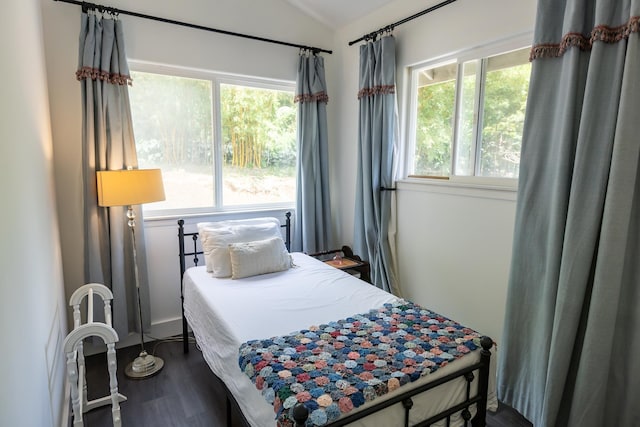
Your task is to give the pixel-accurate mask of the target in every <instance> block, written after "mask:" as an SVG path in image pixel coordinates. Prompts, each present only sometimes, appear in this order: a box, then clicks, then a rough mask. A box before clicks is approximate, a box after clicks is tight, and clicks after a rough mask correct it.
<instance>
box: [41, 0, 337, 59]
mask: <svg viewBox="0 0 640 427" xmlns="http://www.w3.org/2000/svg"><path fill="white" fill-rule="evenodd" d="M53 1H59V2H62V3H70V4H75V5H78V6H82V10H87V9H97V10H99V11H100V12H110V13H113V14H116V15H117V14H122V15H130V16H135V17H137V18H144V19H150V20H152V21H159V22H165V23H168V24H174V25H180V26H183V27H188V28H195V29H198V30H204V31H211V32H214V33H220V34H225V35H228V36H235V37H242V38H245V39H251V40H258V41H261V42H267V43H275V44H279V45H284V46H291V47H297V48H299V49H305V50H310V51H312V52H314V53H317V52H326V53H329V54H331V53H333V52H332V51H330V50H326V49H321V48H319V47H313V46H304V45H300V44H295V43H289V42H283V41H280V40H273V39H267V38H264V37H258V36H252V35H249V34H242V33H235V32H233V31H227V30H219V29H216V28H211V27H205V26H202V25H197V24H190V23H188V22H181V21H175V20H173V19H167V18H159V17H157V16H152V15H145V14H143V13H138V12H131V11H128V10H122V9H116V8H114V7H108V6H103V5H100V4H95V3H88V2H83V1H77V0H53Z"/></svg>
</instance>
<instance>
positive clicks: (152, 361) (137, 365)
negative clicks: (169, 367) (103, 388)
mask: <svg viewBox="0 0 640 427" xmlns="http://www.w3.org/2000/svg"><path fill="white" fill-rule="evenodd" d="M163 367H164V360H162V359H160V358H159V357H155V356H152V355H150V354H147V352H146V351H144V350H143V351H142V352H140V355H139V356H138V357H136V358H135V360H134V361H133V362H131V363H129V364H128V365H127V367H126V368H125V369H124V374H125V375H126V376H127V377H128V378H133V379H144V378H149V377H151V376H153V375H155V374H157V373H158V372H160V371H161V370H162V368H163Z"/></svg>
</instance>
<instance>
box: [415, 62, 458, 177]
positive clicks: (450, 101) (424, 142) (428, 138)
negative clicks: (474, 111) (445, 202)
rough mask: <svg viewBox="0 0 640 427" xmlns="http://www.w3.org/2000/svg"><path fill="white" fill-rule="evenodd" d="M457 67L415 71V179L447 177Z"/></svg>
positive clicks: (448, 172) (449, 162) (449, 169)
mask: <svg viewBox="0 0 640 427" xmlns="http://www.w3.org/2000/svg"><path fill="white" fill-rule="evenodd" d="M456 71H457V66H456V64H450V65H445V66H442V67H437V68H432V69H426V70H420V71H418V73H419V76H418V93H417V112H416V149H415V153H414V164H413V167H414V173H415V174H416V175H433V176H449V175H450V173H451V141H452V139H453V118H454V113H455V95H456Z"/></svg>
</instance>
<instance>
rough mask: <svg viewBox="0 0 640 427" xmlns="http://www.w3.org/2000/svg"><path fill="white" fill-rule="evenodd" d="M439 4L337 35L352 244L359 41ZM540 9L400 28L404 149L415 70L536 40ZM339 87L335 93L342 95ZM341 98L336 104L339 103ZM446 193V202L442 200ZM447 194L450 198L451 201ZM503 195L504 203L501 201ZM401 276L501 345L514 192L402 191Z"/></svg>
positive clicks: (346, 235) (397, 11)
mask: <svg viewBox="0 0 640 427" xmlns="http://www.w3.org/2000/svg"><path fill="white" fill-rule="evenodd" d="M435 3H437V2H436V1H430V2H425V1H421V0H397V1H395V2H394V3H392V4H390V5H389V6H387V7H384V8H382V9H380V10H377V11H376V12H374V13H372V14H371V15H369V16H367V17H366V18H364V19H362V20H360V21H358V22H356V23H354V24H352V25H349V26H348V27H346V28H344V29H342V30H340V31H339V32H338V34H337V41H336V43H337V45H338V46H339V50H338V52H337V54H336V58H335V59H336V60H337V63H338V64H339V69H338V71H337V73H338V76H340V79H339V80H338V81H333V82H331V84H332V85H333V86H334V88H335V89H336V91H337V93H339V94H340V95H339V96H340V97H339V99H338V100H337V103H338V106H337V111H336V115H335V117H336V122H335V127H336V129H337V133H336V140H335V141H334V142H335V146H336V147H339V151H338V150H336V151H334V153H333V154H334V157H333V158H332V165H337V166H338V167H337V168H336V174H335V175H334V176H333V180H332V187H331V190H332V197H333V200H334V206H335V207H339V212H338V213H337V214H336V218H335V225H336V228H337V230H338V231H337V235H338V236H342V238H343V241H344V242H345V243H349V242H351V241H352V239H353V205H354V202H353V200H354V198H355V194H354V192H355V188H354V187H355V185H354V182H355V176H356V163H355V156H356V153H357V148H356V147H357V138H358V128H357V126H358V104H357V100H356V93H357V90H358V49H359V48H358V45H354V46H351V47H349V46H348V42H349V41H352V40H355V39H357V38H359V37H360V36H362V35H363V34H367V33H369V32H371V31H374V30H377V29H378V28H381V27H384V26H386V25H387V24H391V23H393V22H396V21H398V20H400V19H403V18H405V17H408V16H411V15H413V14H414V13H417V12H419V11H421V10H423V9H425V8H426V7H429V6H431V5H433V4H435ZM535 7H536V1H535V0H522V1H511V0H484V1H476V0H458V1H456V2H455V3H452V4H450V5H447V6H445V7H443V8H441V9H438V10H437V11H435V12H432V13H429V14H427V15H424V16H422V17H419V18H417V19H415V20H413V21H410V22H408V23H406V24H403V25H401V26H399V27H398V28H396V29H395V31H394V36H395V37H396V42H397V43H396V47H397V64H398V68H397V80H398V103H399V113H400V120H401V129H400V130H401V140H402V141H404V133H405V126H406V124H405V122H404V120H405V118H406V114H405V110H406V108H407V103H408V97H407V94H406V91H407V83H408V82H407V76H408V75H407V67H408V66H410V65H413V64H416V63H419V62H422V61H426V60H429V59H433V58H438V57H441V56H444V55H448V54H451V53H455V52H459V51H463V50H465V49H469V48H472V47H477V46H482V45H484V44H487V43H491V42H494V41H498V40H501V39H504V38H508V37H513V36H516V35H519V34H522V33H526V32H530V31H532V29H533V25H534V21H535ZM335 86H337V87H335ZM334 99H335V98H334ZM443 191H444V193H443ZM447 193H448V194H447ZM496 194H497V195H498V196H496ZM397 198H398V205H397V206H398V255H399V270H400V271H399V276H400V280H401V287H402V289H403V292H404V296H405V297H407V298H410V299H412V300H414V301H415V302H417V303H419V304H423V305H425V306H427V307H429V308H431V309H433V310H435V311H437V312H440V313H441V314H443V315H446V316H449V317H453V318H454V319H456V320H458V321H460V322H463V323H465V324H467V325H468V326H471V327H474V328H476V329H478V330H479V331H480V332H482V333H484V334H487V335H490V336H491V337H492V338H494V339H495V340H498V341H499V340H500V338H501V336H502V323H503V318H504V301H505V299H506V288H507V276H508V266H509V262H510V258H511V240H512V237H513V231H512V229H513V221H514V214H515V193H514V192H512V193H511V194H510V195H509V194H508V193H507V194H506V195H505V192H503V191H498V192H497V193H496V192H492V191H488V192H487V191H483V190H474V189H469V188H467V189H460V188H457V187H453V188H451V187H450V188H449V189H447V187H445V188H444V189H443V188H442V185H441V183H436V184H426V183H424V184H406V185H403V184H400V185H398V191H397Z"/></svg>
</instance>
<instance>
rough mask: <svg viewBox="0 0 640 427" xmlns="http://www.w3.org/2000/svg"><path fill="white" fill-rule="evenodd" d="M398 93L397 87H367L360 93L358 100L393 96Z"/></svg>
mask: <svg viewBox="0 0 640 427" xmlns="http://www.w3.org/2000/svg"><path fill="white" fill-rule="evenodd" d="M394 93H396V86H395V85H380V86H374V87H365V88H362V89H360V90H359V91H358V99H362V98H365V97H370V96H375V95H391V94H394Z"/></svg>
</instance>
